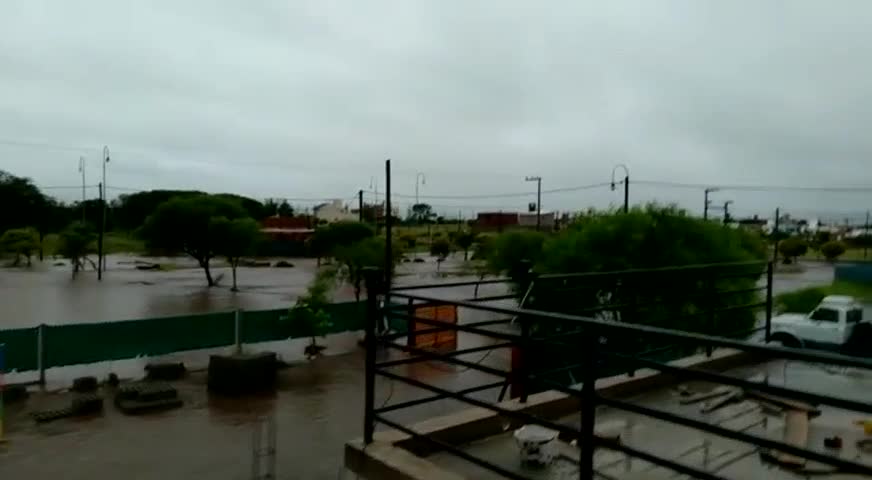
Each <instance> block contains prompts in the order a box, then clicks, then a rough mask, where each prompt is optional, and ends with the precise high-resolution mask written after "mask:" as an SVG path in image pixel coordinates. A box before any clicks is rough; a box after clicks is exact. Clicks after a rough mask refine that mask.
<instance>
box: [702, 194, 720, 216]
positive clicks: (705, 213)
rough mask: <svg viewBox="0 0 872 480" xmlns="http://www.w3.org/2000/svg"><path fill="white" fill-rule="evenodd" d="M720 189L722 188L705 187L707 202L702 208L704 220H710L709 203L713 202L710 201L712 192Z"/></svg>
mask: <svg viewBox="0 0 872 480" xmlns="http://www.w3.org/2000/svg"><path fill="white" fill-rule="evenodd" d="M718 190H720V189H718V188H715V187H709V188H706V189H705V204H704V207H703V210H702V219H703V220H708V209H709V204H710V203H711V202H709V194H710V193H712V192H717V191H718Z"/></svg>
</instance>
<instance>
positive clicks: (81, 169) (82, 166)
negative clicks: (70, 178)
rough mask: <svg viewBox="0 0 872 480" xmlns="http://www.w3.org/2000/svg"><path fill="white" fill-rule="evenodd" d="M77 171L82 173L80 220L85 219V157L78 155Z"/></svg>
mask: <svg viewBox="0 0 872 480" xmlns="http://www.w3.org/2000/svg"><path fill="white" fill-rule="evenodd" d="M79 173H81V174H82V222H84V221H85V200H86V198H87V193H86V192H85V157H79Z"/></svg>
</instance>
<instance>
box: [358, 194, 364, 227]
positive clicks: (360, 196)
mask: <svg viewBox="0 0 872 480" xmlns="http://www.w3.org/2000/svg"><path fill="white" fill-rule="evenodd" d="M357 221H358V222H360V223H363V190H362V189H361V190H358V191H357Z"/></svg>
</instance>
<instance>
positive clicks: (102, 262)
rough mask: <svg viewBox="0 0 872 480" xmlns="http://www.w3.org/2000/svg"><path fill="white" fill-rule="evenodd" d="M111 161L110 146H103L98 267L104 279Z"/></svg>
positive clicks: (99, 276) (100, 276)
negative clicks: (107, 175)
mask: <svg viewBox="0 0 872 480" xmlns="http://www.w3.org/2000/svg"><path fill="white" fill-rule="evenodd" d="M108 163H109V147H108V146H106V145H104V146H103V221H102V225H101V226H100V239H101V242H100V254H99V258H98V260H99V262H100V266H99V267H97V278H98V279H100V280H102V279H103V275H102V272H104V271H106V256H105V255H103V243H104V242H103V241H102V239H103V237H104V236H105V235H106V205H107V204H108V203H109V191H108V188H107V185H106V164H108Z"/></svg>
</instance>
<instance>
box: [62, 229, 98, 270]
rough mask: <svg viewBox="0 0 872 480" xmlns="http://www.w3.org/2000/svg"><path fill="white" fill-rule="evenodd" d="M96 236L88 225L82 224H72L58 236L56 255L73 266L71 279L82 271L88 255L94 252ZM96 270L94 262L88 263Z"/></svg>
mask: <svg viewBox="0 0 872 480" xmlns="http://www.w3.org/2000/svg"><path fill="white" fill-rule="evenodd" d="M96 238H97V235H96V234H95V233H94V230H93V229H92V228H91V226H90V225H88V224H87V223H84V222H81V221H79V222H73V223H72V224H70V226H68V227H67V228H66V229H64V231H63V232H61V234H60V241H59V245H58V253H59V254H60V255H61V256H63V257H64V258H66V259H67V260H69V261H70V264H72V266H73V278H75V276H76V274H77V273H79V270H84V268H85V262H86V261H89V260H88V258H87V257H88V254H89V253H93V251H94V241H95V240H96ZM90 263H91V265H92V266H94V267H95V268H96V266H95V265H94V262H90Z"/></svg>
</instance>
